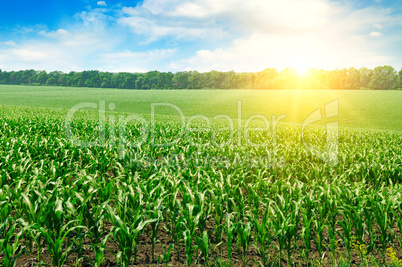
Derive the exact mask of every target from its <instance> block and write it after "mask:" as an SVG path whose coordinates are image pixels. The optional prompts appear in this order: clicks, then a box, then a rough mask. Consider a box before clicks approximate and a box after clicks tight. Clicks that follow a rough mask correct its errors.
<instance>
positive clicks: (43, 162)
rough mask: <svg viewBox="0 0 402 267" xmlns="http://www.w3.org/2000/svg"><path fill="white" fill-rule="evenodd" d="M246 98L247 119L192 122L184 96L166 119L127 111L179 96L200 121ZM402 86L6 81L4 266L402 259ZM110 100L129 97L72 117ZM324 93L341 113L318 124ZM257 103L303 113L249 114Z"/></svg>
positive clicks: (0, 184) (0, 185)
mask: <svg viewBox="0 0 402 267" xmlns="http://www.w3.org/2000/svg"><path fill="white" fill-rule="evenodd" d="M335 99H338V100H339V110H338V109H337V107H338V106H336V109H335V110H336V112H335V113H334V112H333V111H334V110H332V109H331V108H328V106H327V110H325V106H326V105H327V104H328V103H333V101H334V100H335ZM238 100H241V101H242V111H241V113H242V120H243V121H242V126H243V127H239V125H234V126H233V127H227V126H228V124H227V123H226V124H225V123H224V121H223V120H222V121H223V122H222V121H221V122H222V123H219V122H218V121H219V120H216V123H212V124H211V125H206V124H205V120H201V119H200V120H199V121H197V120H193V123H192V124H191V125H190V126H191V127H188V128H187V129H185V134H181V132H182V125H181V123H179V122H178V120H177V113H175V112H176V111H174V110H173V109H171V108H166V109H161V110H160V114H162V116H159V117H158V120H157V121H156V122H155V124H154V125H149V126H151V127H150V128H147V127H143V126H144V125H143V124H141V123H139V122H140V121H136V120H133V121H132V122H128V123H124V120H122V121H120V120H119V116H121V118H123V119H124V118H127V116H129V115H130V114H133V113H135V114H139V115H141V116H142V115H143V117H144V118H145V119H146V120H148V119H150V112H151V104H152V103H170V104H173V105H175V106H177V107H179V108H180V109H181V110H182V112H183V113H184V115H185V116H186V120H187V121H188V120H189V119H190V118H189V117H191V116H194V115H204V116H206V118H213V117H214V116H216V115H228V116H230V117H231V118H233V119H234V122H236V119H237V118H238ZM401 100H402V96H401V92H395V91H245V90H228V91H223V90H222V91H215V90H214V91H213V90H205V91H204V90H203V91H187V90H185V91H129V90H104V89H83V88H58V87H24V86H0V119H1V123H0V170H1V171H0V265H1V266H4V267H9V266H59V267H60V266H157V265H164V266H286V265H288V266H389V267H396V266H401V265H402V253H401V246H402V185H401V183H402V146H401V144H402V132H401V126H402V118H401V111H402V110H401V105H400V103H401V102H402V101H401ZM99 101H105V106H106V107H108V106H109V104H111V103H114V104H115V106H116V109H115V111H113V112H107V113H106V115H107V116H106V118H105V121H102V120H98V119H99V114H98V112H97V111H96V109H92V110H90V111H84V112H80V113H77V116H75V117H74V120H72V121H71V122H70V121H68V120H66V115H67V113H68V111H69V109H71V107H73V106H75V105H77V104H79V103H83V102H93V103H96V104H99ZM332 107H333V106H332ZM318 108H321V109H322V114H324V110H325V114H327V115H328V114H329V115H331V114H332V115H333V114H339V115H338V116H335V117H331V118H329V119H324V120H322V121H318V124H320V125H324V124H325V123H330V122H334V121H339V124H340V126H341V127H340V128H339V129H338V128H325V127H307V128H306V129H304V131H303V132H302V131H301V127H300V124H301V123H302V122H303V121H304V120H305V119H306V118H308V117H309V114H311V113H312V112H314V111H315V110H317V109H318ZM106 111H107V109H106ZM158 114H159V113H158ZM257 114H263V115H264V116H266V117H267V118H268V119H271V116H272V115H276V116H279V115H281V114H285V115H286V116H287V119H286V120H283V122H285V123H282V124H279V125H277V126H275V127H270V128H265V129H263V128H261V127H259V128H258V127H254V126H255V125H252V126H250V127H249V128H246V127H244V125H245V123H246V121H247V118H248V117H250V116H253V115H257ZM171 115H176V117H172V116H171ZM198 119H199V117H198ZM212 121H214V120H212ZM281 122H282V121H281ZM66 125H69V126H70V128H71V132H69V131H67V130H66V127H65V126H66ZM207 126H208V127H207ZM271 126H272V125H271ZM70 134H71V135H70ZM177 136H179V137H180V138H177ZM78 139H79V140H81V141H85V142H78V141H77V140H78ZM172 140H174V142H172ZM89 142H96V143H92V144H91V143H89ZM335 159H336V160H335Z"/></svg>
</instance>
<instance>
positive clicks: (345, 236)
mask: <svg viewBox="0 0 402 267" xmlns="http://www.w3.org/2000/svg"><path fill="white" fill-rule="evenodd" d="M338 223H339V224H340V226H341V227H342V230H343V231H337V233H338V234H339V236H340V237H341V238H342V241H343V244H344V245H345V248H346V251H347V253H348V255H347V257H348V261H349V262H350V261H351V257H352V255H351V252H352V248H351V246H352V224H351V223H350V220H349V218H348V217H347V216H343V222H342V221H340V220H338Z"/></svg>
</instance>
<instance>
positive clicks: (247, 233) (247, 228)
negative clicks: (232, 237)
mask: <svg viewBox="0 0 402 267" xmlns="http://www.w3.org/2000/svg"><path fill="white" fill-rule="evenodd" d="M251 227H252V225H251V222H247V223H244V222H239V223H238V224H237V238H238V240H239V241H240V242H239V243H240V247H241V252H242V254H241V259H242V263H243V266H246V256H247V251H248V248H249V246H250V241H251Z"/></svg>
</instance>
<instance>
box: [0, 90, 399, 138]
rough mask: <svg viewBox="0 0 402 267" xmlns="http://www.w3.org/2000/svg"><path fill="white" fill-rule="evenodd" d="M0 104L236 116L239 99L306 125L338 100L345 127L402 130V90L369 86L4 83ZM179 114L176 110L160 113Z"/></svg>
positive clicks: (251, 111)
mask: <svg viewBox="0 0 402 267" xmlns="http://www.w3.org/2000/svg"><path fill="white" fill-rule="evenodd" d="M0 96H1V97H0V105H1V104H3V105H17V106H28V107H46V108H61V109H70V108H71V107H73V106H75V105H76V104H78V103H80V102H94V103H99V101H101V100H104V101H105V102H106V105H108V104H110V103H114V104H115V105H116V110H115V111H117V112H124V113H137V114H143V115H144V116H145V117H149V116H150V113H151V104H152V103H170V104H173V105H175V106H177V107H178V108H180V109H181V110H182V112H183V114H184V116H186V117H190V116H194V115H199V114H201V115H204V116H207V117H209V118H212V117H214V116H216V115H228V116H229V117H231V118H233V119H237V118H238V101H239V100H240V101H241V107H242V108H241V110H242V112H241V114H242V119H243V120H247V119H248V118H249V117H250V116H252V115H255V114H262V115H264V116H266V117H267V118H268V119H269V120H271V117H272V115H275V116H280V115H282V114H284V115H286V119H283V120H281V122H282V123H299V124H300V123H302V122H303V120H305V119H306V118H307V117H308V115H309V114H310V113H312V112H313V111H315V110H316V109H318V108H321V109H324V105H325V104H327V103H329V102H331V101H333V100H336V99H338V100H339V116H338V117H337V118H336V120H337V121H339V125H340V126H341V127H351V128H363V129H381V130H394V131H401V129H402V105H401V103H402V92H401V91H393V90H392V91H367V90H361V91H360V90H359V91H356V90H352V91H340V90H299V91H297V90H174V91H162V90H151V91H138V90H117V89H96V88H64V87H32V86H10V85H1V86H0ZM159 112H160V114H165V115H175V116H178V113H177V111H175V110H174V109H172V108H164V109H160V110H156V113H157V114H159ZM317 123H318V124H320V123H321V124H324V123H326V121H325V120H322V121H319V122H317Z"/></svg>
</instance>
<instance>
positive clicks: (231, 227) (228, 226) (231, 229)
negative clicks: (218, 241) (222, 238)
mask: <svg viewBox="0 0 402 267" xmlns="http://www.w3.org/2000/svg"><path fill="white" fill-rule="evenodd" d="M232 217H233V215H232V214H231V213H228V214H226V222H225V225H224V227H223V229H224V231H225V234H226V247H227V250H228V261H229V263H230V262H231V260H232V243H233V239H234V234H235V231H236V229H237V225H236V224H235V223H233V222H232Z"/></svg>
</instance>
